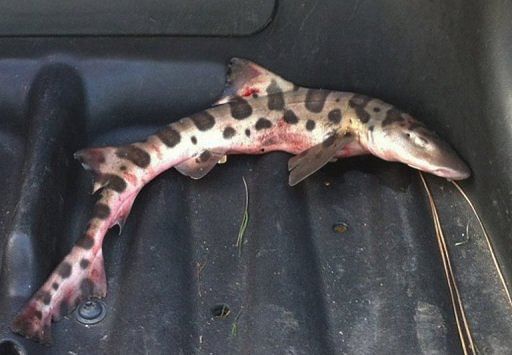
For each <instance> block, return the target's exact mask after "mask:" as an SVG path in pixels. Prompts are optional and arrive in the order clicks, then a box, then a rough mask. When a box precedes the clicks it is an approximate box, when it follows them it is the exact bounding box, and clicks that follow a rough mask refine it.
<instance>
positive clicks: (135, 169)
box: [12, 58, 470, 343]
mask: <svg viewBox="0 0 512 355" xmlns="http://www.w3.org/2000/svg"><path fill="white" fill-rule="evenodd" d="M276 150H279V151H286V152H289V153H292V154H294V155H295V156H294V157H292V158H291V159H290V161H289V163H288V169H289V171H290V180H289V183H290V185H295V184H297V183H298V182H300V181H302V180H303V179H305V178H306V177H307V176H309V175H311V174H312V173H314V172H315V171H317V170H318V169H320V168H321V167H322V166H323V165H325V164H326V163H328V162H329V161H331V160H333V159H336V158H345V157H350V156H354V155H361V154H373V155H376V156H378V157H380V158H382V159H385V160H390V161H400V162H403V163H405V164H408V165H410V166H412V167H414V168H417V169H420V170H424V171H427V172H430V173H433V174H436V175H439V176H442V177H446V178H448V179H464V178H466V177H468V176H469V175H470V171H469V169H468V167H467V166H466V165H465V164H464V162H463V161H462V160H461V159H460V158H459V157H458V156H457V154H456V153H455V152H454V151H453V150H452V149H451V148H450V147H449V146H448V144H446V143H445V142H444V141H442V140H441V139H440V138H439V137H438V136H437V135H436V134H434V133H433V132H431V131H429V130H428V129H427V128H426V127H425V126H424V125H423V124H422V123H420V122H418V121H417V120H415V119H414V118H413V117H411V116H410V115H408V114H406V113H403V112H401V111H400V110H398V109H396V108H395V107H393V106H392V105H389V104H387V103H385V102H382V101H381V100H378V99H373V98H369V97H367V96H364V95H359V94H353V93H347V92H337V91H329V90H320V89H308V88H302V87H298V86H296V85H294V84H292V83H291V82H289V81H286V80H285V79H283V78H281V77H279V76H277V75H275V74H273V73H271V72H269V71H267V70H265V69H264V68H262V67H260V66H258V65H257V64H254V63H252V62H250V61H247V60H244V59H237V58H234V59H232V61H231V66H230V72H229V73H228V83H227V86H226V89H225V91H224V94H223V95H222V98H221V99H220V100H219V101H218V102H217V103H216V105H214V106H213V107H211V108H210V109H207V110H205V111H202V112H199V113H197V114H194V115H192V116H189V117H185V118H183V119H181V120H179V121H176V122H174V123H171V124H169V125H168V126H165V127H164V128H162V129H161V130H159V131H158V132H157V133H156V134H154V135H152V136H149V137H148V138H147V139H146V140H145V141H143V142H136V143H133V144H129V145H125V146H121V147H101V148H91V149H85V150H82V151H79V152H77V153H76V154H75V157H76V158H77V159H79V160H80V161H81V162H82V164H83V166H84V167H85V168H86V169H88V170H91V171H92V172H93V174H94V176H95V182H94V188H93V190H94V191H95V192H96V191H98V190H101V197H100V198H99V200H98V201H97V203H96V205H95V209H94V212H93V216H92V218H91V220H90V222H89V224H88V226H87V228H86V231H85V233H84V235H83V236H82V237H81V238H80V239H79V240H78V241H77V242H76V244H75V246H74V247H73V249H72V250H71V252H70V253H69V254H68V255H67V256H66V257H65V259H64V260H63V261H62V262H61V263H60V265H59V266H58V267H57V269H56V270H55V271H54V272H53V273H52V274H51V275H50V277H49V278H48V280H47V281H46V282H45V283H44V284H43V286H42V287H41V288H40V289H39V291H37V292H36V293H35V295H34V296H33V297H32V298H31V299H30V300H29V301H28V303H27V304H26V305H25V306H24V308H23V309H22V310H21V311H20V313H19V314H18V316H17V317H16V319H15V320H14V322H13V325H12V329H13V330H14V331H15V332H17V333H20V334H22V335H24V336H26V337H29V338H32V339H34V340H37V341H41V342H44V343H49V342H50V341H51V322H52V320H53V321H55V320H58V319H60V318H61V317H63V316H64V315H66V314H68V313H69V312H71V311H73V309H74V308H75V307H76V306H77V305H78V304H79V303H80V302H82V301H83V300H85V299H87V298H89V297H104V296H105V295H106V292H107V282H106V278H105V271H104V266H103V254H102V243H103V238H104V236H105V234H106V232H107V231H108V229H109V228H111V227H112V226H114V225H116V224H118V225H120V226H122V224H123V223H124V220H125V219H126V218H127V216H128V214H129V212H130V209H131V206H132V204H133V202H134V200H135V197H136V196H137V194H138V192H139V191H140V190H141V189H142V187H143V186H144V185H145V184H147V183H148V182H149V181H150V180H152V179H153V178H155V177H156V176H158V175H159V174H160V173H162V172H163V171H165V170H167V169H169V168H171V167H174V168H176V169H177V170H178V171H179V172H181V173H182V174H184V175H187V176H190V177H192V178H195V179H198V178H201V177H203V176H204V175H206V174H207V173H208V172H209V171H210V170H211V169H212V168H213V167H214V166H216V165H217V164H218V163H219V162H222V161H223V160H224V158H225V156H226V155H229V154H264V153H268V152H271V151H276Z"/></svg>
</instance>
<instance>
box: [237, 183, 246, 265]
mask: <svg viewBox="0 0 512 355" xmlns="http://www.w3.org/2000/svg"><path fill="white" fill-rule="evenodd" d="M242 181H243V182H244V189H245V205H244V214H243V217H242V223H241V224H240V229H239V230H238V237H237V238H236V246H237V248H238V256H242V246H243V244H244V235H245V230H246V229H247V224H248V223H249V189H248V188H247V182H246V181H245V177H243V176H242Z"/></svg>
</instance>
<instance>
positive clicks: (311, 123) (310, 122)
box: [306, 120, 316, 131]
mask: <svg viewBox="0 0 512 355" xmlns="http://www.w3.org/2000/svg"><path fill="white" fill-rule="evenodd" d="M315 126H316V123H315V121H313V120H307V122H306V129H307V130H308V131H312V130H314V129H315Z"/></svg>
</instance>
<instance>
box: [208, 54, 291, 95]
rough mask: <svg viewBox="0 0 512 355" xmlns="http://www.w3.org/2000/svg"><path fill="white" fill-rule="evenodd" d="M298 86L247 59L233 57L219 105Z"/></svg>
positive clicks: (289, 89) (284, 90)
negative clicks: (235, 99)
mask: <svg viewBox="0 0 512 355" xmlns="http://www.w3.org/2000/svg"><path fill="white" fill-rule="evenodd" d="M294 88H296V86H295V85H294V84H293V83H291V82H289V81H287V80H285V79H283V78H281V77H280V76H279V75H276V74H274V73H272V72H271V71H269V70H267V69H265V68H263V67H261V66H259V65H258V64H256V63H253V62H251V61H250V60H247V59H242V58H232V59H231V61H230V62H229V70H228V74H227V79H226V87H225V88H224V91H223V92H222V95H221V97H220V99H219V100H218V101H217V102H216V104H217V105H220V104H224V103H227V102H230V101H231V100H232V99H233V98H235V97H238V96H241V97H252V96H253V95H254V96H256V95H257V96H267V95H269V94H273V93H276V92H286V91H291V90H293V89H294Z"/></svg>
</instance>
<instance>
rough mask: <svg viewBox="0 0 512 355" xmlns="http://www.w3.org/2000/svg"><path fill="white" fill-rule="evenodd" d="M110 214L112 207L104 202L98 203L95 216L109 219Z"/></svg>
mask: <svg viewBox="0 0 512 355" xmlns="http://www.w3.org/2000/svg"><path fill="white" fill-rule="evenodd" d="M109 215H110V207H108V206H107V205H106V204H104V203H97V204H96V207H95V208H94V212H93V218H98V219H107V218H108V216H109Z"/></svg>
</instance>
